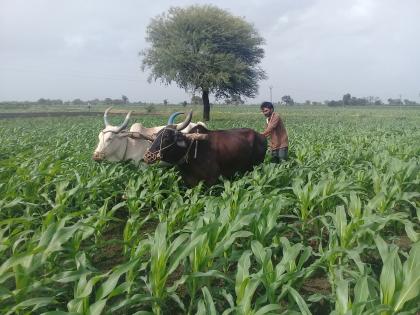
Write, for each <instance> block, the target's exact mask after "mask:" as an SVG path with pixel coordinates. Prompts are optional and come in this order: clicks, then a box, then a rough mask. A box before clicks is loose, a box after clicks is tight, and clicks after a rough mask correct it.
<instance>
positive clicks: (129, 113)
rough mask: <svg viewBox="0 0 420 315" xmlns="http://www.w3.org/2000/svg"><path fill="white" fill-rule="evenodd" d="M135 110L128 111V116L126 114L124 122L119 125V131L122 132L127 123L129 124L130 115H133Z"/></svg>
mask: <svg viewBox="0 0 420 315" xmlns="http://www.w3.org/2000/svg"><path fill="white" fill-rule="evenodd" d="M132 112H133V111H131V110H130V111H129V112H128V113H127V116H125V119H124V121H123V123H122V124H121V125H120V126H119V127H118V129H117V132H120V131H121V130H123V129H124V128H125V127H127V125H128V121H129V120H130V116H131V113H132Z"/></svg>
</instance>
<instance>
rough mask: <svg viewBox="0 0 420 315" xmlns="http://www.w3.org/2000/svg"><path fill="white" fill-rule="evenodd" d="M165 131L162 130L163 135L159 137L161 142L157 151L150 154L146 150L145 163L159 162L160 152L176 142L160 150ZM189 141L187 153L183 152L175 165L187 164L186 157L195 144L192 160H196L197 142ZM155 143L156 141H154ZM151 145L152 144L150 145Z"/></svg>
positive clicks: (194, 140)
mask: <svg viewBox="0 0 420 315" xmlns="http://www.w3.org/2000/svg"><path fill="white" fill-rule="evenodd" d="M166 131H167V128H165V129H164V130H163V134H162V136H161V140H160V145H159V150H158V151H155V152H151V151H150V150H147V152H146V153H145V155H144V157H143V159H144V160H145V161H146V162H147V163H153V162H156V161H157V160H161V159H162V158H163V153H162V151H163V150H165V149H167V148H170V147H172V146H173V145H175V144H176V140H175V141H174V142H172V143H171V144H168V145H167V146H165V147H163V148H162V139H163V136H164V134H165V132H166ZM189 140H191V142H190V144H189V145H188V148H187V151H186V152H185V154H184V155H183V156H182V157H181V159H180V160H179V161H178V162H176V163H175V165H180V164H182V163H184V162H185V163H187V164H188V156H189V153H190V150H191V147H192V145H193V144H194V142H195V151H194V159H196V158H197V149H198V140H197V139H189ZM155 141H156V140H155ZM152 145H153V144H152Z"/></svg>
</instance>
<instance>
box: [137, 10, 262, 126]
mask: <svg viewBox="0 0 420 315" xmlns="http://www.w3.org/2000/svg"><path fill="white" fill-rule="evenodd" d="M146 40H147V42H149V43H150V44H151V47H150V48H148V49H145V50H143V51H142V52H141V53H140V54H141V55H142V56H143V69H146V68H150V70H151V75H150V80H152V79H154V80H158V79H160V80H161V81H162V82H164V83H165V84H171V83H172V82H175V83H176V84H177V85H178V86H179V87H180V88H183V89H185V90H189V91H193V92H195V91H197V90H199V91H200V92H201V93H202V94H203V100H204V106H205V108H208V106H209V104H208V94H209V93H210V94H215V95H216V97H217V98H219V97H230V96H240V95H244V96H246V97H253V96H255V94H256V93H257V90H258V81H259V80H261V79H264V78H265V73H264V71H263V70H262V69H261V68H260V67H259V66H258V64H259V63H260V61H261V59H262V58H263V56H264V50H263V49H262V47H261V45H262V44H263V43H264V40H263V39H262V38H261V37H260V35H259V34H258V32H257V31H256V29H255V28H254V26H253V25H252V24H250V23H248V22H246V21H245V20H244V19H243V18H241V17H236V16H234V15H232V14H230V13H229V12H227V11H224V10H222V9H219V8H217V7H215V6H210V5H203V6H199V5H193V6H189V7H186V8H179V7H175V8H171V9H170V10H169V11H168V12H167V13H165V14H162V15H160V16H158V17H156V18H154V19H152V21H151V23H150V25H149V26H148V28H147V37H146ZM205 112H206V111H205ZM205 120H208V117H207V118H206V117H205Z"/></svg>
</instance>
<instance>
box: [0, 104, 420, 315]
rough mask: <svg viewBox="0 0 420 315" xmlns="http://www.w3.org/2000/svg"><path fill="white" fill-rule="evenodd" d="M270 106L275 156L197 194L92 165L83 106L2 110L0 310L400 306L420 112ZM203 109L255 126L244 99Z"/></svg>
mask: <svg viewBox="0 0 420 315" xmlns="http://www.w3.org/2000/svg"><path fill="white" fill-rule="evenodd" d="M281 114H282V116H283V117H284V119H285V123H286V125H287V127H288V131H289V135H290V148H289V151H290V159H289V161H287V162H285V163H284V164H281V165H272V164H270V163H268V161H267V162H266V163H263V164H262V165H260V166H258V167H257V168H255V170H253V171H252V172H249V173H247V174H245V175H243V176H237V177H236V178H235V180H229V181H228V180H223V179H222V180H221V181H220V184H218V185H216V186H214V187H212V188H211V189H207V188H205V187H203V186H202V185H199V186H197V187H194V188H192V189H188V188H186V187H185V186H184V184H183V183H182V180H180V177H179V174H178V173H177V171H176V169H174V168H164V167H160V166H156V167H145V166H143V165H140V167H138V168H137V167H134V166H132V165H131V164H128V163H127V164H126V163H118V164H112V163H101V164H98V163H95V162H93V161H92V160H91V154H92V151H93V149H94V147H95V144H96V141H97V135H98V132H99V131H100V130H101V128H102V120H101V119H99V118H97V117H96V118H95V117H84V118H83V117H79V118H76V117H73V118H33V119H30V120H29V119H10V120H2V122H1V125H0V139H1V142H0V254H1V255H0V313H1V314H43V313H45V314H51V315H52V314H111V313H115V314H135V313H136V312H137V313H138V314H153V313H154V314H159V313H162V314H167V313H171V312H172V313H182V314H184V313H187V314H229V313H230V314H254V315H256V314H329V313H332V314H355V315H356V314H358V315H359V314H384V315H387V314H415V311H416V310H418V309H419V307H420V303H419V299H418V296H419V294H420V293H419V289H420V288H419V285H420V284H419V283H420V278H419V270H420V266H419V262H420V258H419V254H420V247H419V238H420V234H419V233H420V225H419V223H420V204H419V202H420V199H419V198H420V194H419V191H420V160H419V156H420V147H419V142H418V139H419V137H420V133H419V129H418V125H419V122H420V113H419V112H418V111H415V110H408V109H407V110H406V111H399V110H398V111H393V110H390V109H385V108H382V109H379V108H378V109H377V108H374V109H365V110H364V111H361V110H356V109H340V110H337V109H334V108H324V109H320V108H317V109H315V110H314V109H313V108H310V109H305V108H299V109H298V108H293V107H287V108H282V113H281ZM214 115H215V118H217V119H216V120H214V121H212V122H211V123H209V127H210V128H212V129H215V128H232V127H253V128H255V129H257V130H262V128H263V126H264V118H263V117H262V116H261V114H260V113H259V109H258V108H257V107H242V108H237V107H233V106H232V107H221V108H217V107H215V109H214ZM239 118H240V119H239ZM141 120H142V122H143V123H144V124H145V125H150V126H152V125H160V124H162V123H164V121H165V119H164V116H152V115H147V118H145V117H142V118H141ZM319 282H321V283H322V284H323V286H322V288H319V286H316V285H314V284H318V283H319ZM314 288H315V289H314Z"/></svg>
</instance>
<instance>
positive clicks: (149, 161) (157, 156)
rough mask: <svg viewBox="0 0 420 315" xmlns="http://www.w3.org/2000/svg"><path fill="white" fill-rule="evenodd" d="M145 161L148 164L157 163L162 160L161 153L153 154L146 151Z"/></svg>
mask: <svg viewBox="0 0 420 315" xmlns="http://www.w3.org/2000/svg"><path fill="white" fill-rule="evenodd" d="M143 160H144V161H145V162H146V163H147V164H152V163H155V162H156V161H157V160H160V152H159V151H157V152H151V151H149V150H147V151H146V153H145V154H144V156H143Z"/></svg>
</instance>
